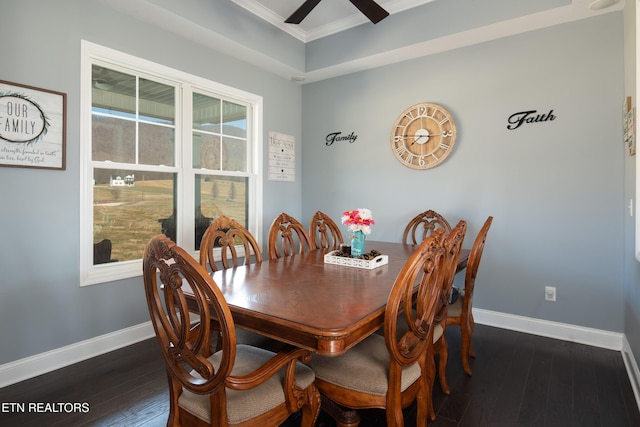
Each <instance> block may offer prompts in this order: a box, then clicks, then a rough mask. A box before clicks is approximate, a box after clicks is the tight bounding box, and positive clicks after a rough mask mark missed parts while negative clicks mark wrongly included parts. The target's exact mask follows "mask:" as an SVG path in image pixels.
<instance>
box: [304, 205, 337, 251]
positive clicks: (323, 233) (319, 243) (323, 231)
mask: <svg viewBox="0 0 640 427" xmlns="http://www.w3.org/2000/svg"><path fill="white" fill-rule="evenodd" d="M309 237H310V239H311V247H313V248H316V249H322V248H326V249H330V248H338V247H339V245H340V243H343V242H344V240H343V238H342V233H341V232H340V229H339V228H338V225H337V224H336V223H335V222H334V221H333V219H331V217H330V216H329V215H327V214H325V213H324V212H321V211H317V212H316V213H315V214H313V216H312V217H311V223H310V224H309Z"/></svg>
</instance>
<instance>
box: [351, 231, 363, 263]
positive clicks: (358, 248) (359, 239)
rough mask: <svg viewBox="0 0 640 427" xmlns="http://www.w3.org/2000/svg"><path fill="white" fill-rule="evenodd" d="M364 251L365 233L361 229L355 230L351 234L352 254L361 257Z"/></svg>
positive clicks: (354, 256)
mask: <svg viewBox="0 0 640 427" xmlns="http://www.w3.org/2000/svg"><path fill="white" fill-rule="evenodd" d="M363 253H364V233H363V232H362V231H360V230H358V231H354V232H353V234H352V235H351V256H352V257H353V258H360V255H362V254H363Z"/></svg>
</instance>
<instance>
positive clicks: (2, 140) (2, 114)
mask: <svg viewBox="0 0 640 427" xmlns="http://www.w3.org/2000/svg"><path fill="white" fill-rule="evenodd" d="M66 104H67V95H66V94H65V93H61V92H54V91H51V90H46V89H39V88H36V87H32V86H25V85H20V84H17V83H11V82H6V81H2V80H0V166H13V167H25V168H40V169H61V170H64V169H65V157H66V150H65V146H66V119H65V111H66Z"/></svg>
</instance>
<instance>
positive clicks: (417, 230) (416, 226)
mask: <svg viewBox="0 0 640 427" xmlns="http://www.w3.org/2000/svg"><path fill="white" fill-rule="evenodd" d="M438 228H442V229H444V231H445V233H448V232H450V231H451V225H450V224H449V223H448V222H447V220H446V219H445V218H444V217H443V216H442V215H440V214H439V213H437V212H436V211H434V210H431V209H430V210H428V211H425V212H422V213H421V214H419V215H416V216H415V217H413V219H412V220H411V221H409V223H408V224H407V226H406V227H405V229H404V233H403V235H402V241H403V242H404V243H409V244H414V245H416V244H418V243H420V242H422V241H423V240H424V239H425V238H426V237H427V236H430V235H431V233H433V232H434V231H435V230H436V229H438Z"/></svg>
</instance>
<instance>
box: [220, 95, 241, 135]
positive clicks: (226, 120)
mask: <svg viewBox="0 0 640 427" xmlns="http://www.w3.org/2000/svg"><path fill="white" fill-rule="evenodd" d="M223 106H224V107H223V111H224V114H223V115H222V118H223V128H222V133H223V134H224V135H229V136H237V137H240V138H246V137H247V107H245V106H244V105H240V104H234V103H232V102H227V101H225V102H224V103H223Z"/></svg>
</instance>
